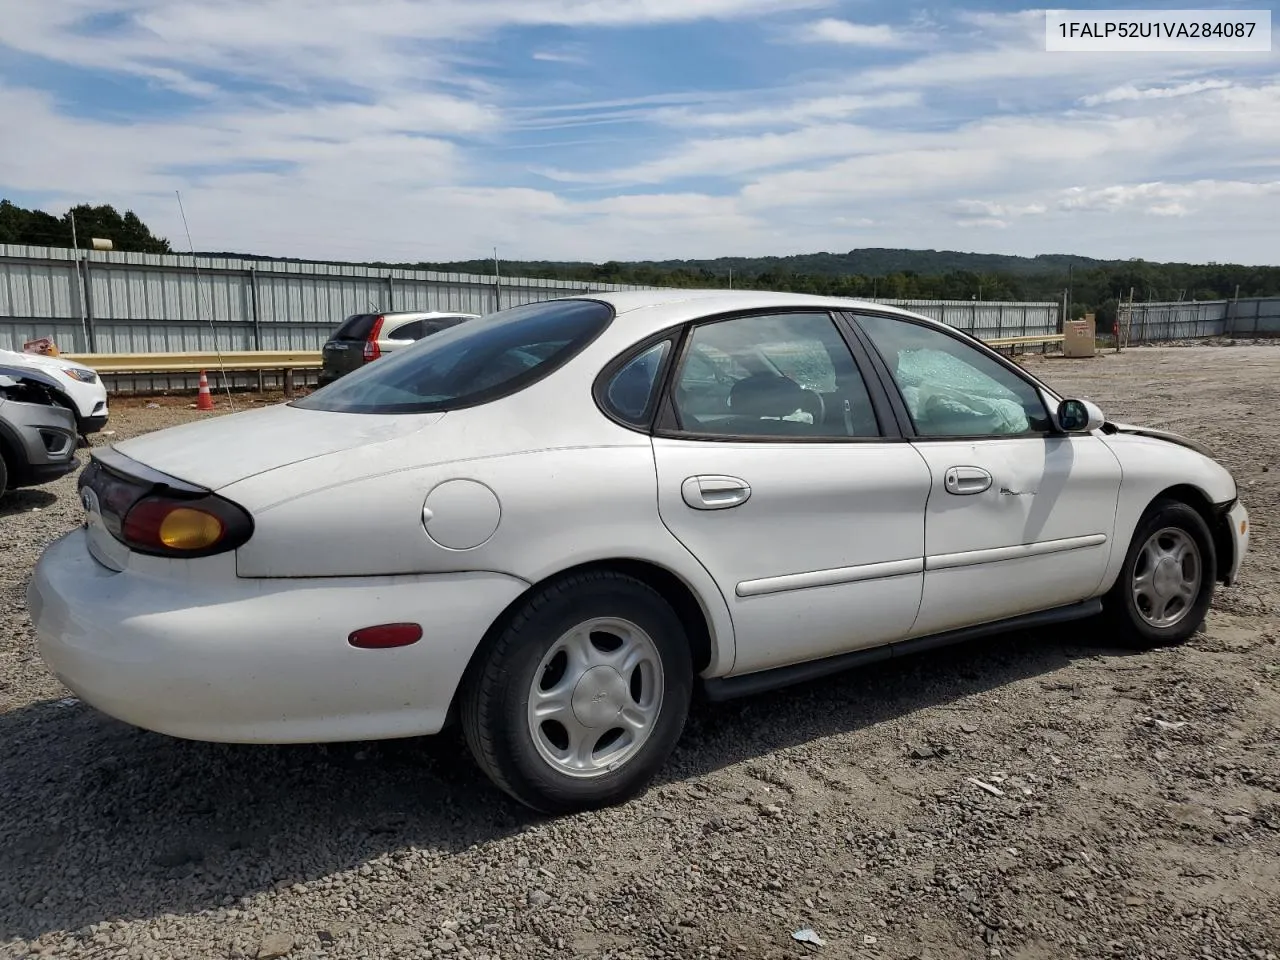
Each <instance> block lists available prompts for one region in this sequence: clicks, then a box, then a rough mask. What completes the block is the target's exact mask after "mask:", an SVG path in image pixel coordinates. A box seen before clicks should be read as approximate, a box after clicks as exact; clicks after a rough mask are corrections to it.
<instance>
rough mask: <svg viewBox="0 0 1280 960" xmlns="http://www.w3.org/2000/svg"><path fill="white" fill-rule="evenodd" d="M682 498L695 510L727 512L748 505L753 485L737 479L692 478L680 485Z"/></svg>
mask: <svg viewBox="0 0 1280 960" xmlns="http://www.w3.org/2000/svg"><path fill="white" fill-rule="evenodd" d="M680 496H682V497H684V502H685V503H687V504H688V505H689V506H691V507H693V509H695V510H725V509H728V508H729V507H736V506H739V505H740V504H744V503H746V502H747V500H748V499H749V498H750V497H751V485H750V484H749V483H747V481H745V480H740V479H738V478H737V477H710V476H703V477H690V478H689V479H688V480H686V481H685V482H684V483H682V484H681V485H680Z"/></svg>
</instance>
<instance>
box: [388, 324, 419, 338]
mask: <svg viewBox="0 0 1280 960" xmlns="http://www.w3.org/2000/svg"><path fill="white" fill-rule="evenodd" d="M422 333H423V331H422V321H421V320H410V321H409V322H408V323H405V324H402V325H401V326H398V327H396V328H395V329H394V330H392V331H391V333H390V334H389V335H388V337H387V339H389V340H421V339H422Z"/></svg>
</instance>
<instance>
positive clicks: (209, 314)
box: [173, 190, 236, 413]
mask: <svg viewBox="0 0 1280 960" xmlns="http://www.w3.org/2000/svg"><path fill="white" fill-rule="evenodd" d="M173 193H174V195H175V196H176V197H177V198H178V213H180V214H182V229H183V230H185V231H186V233H187V248H188V249H189V250H190V251H191V267H192V269H193V270H195V273H196V309H197V310H199V308H200V307H199V304H200V291H201V289H202V287H201V285H200V264H199V263H198V262H196V246H195V244H194V243H192V242H191V227H189V226H188V225H187V211H186V210H185V209H183V207H182V194H181V193H180V192H179V191H177V190H175V191H173ZM205 308H206V310H205V319H207V320H208V321H209V329H210V331H212V333H213V352H214V353H216V354H217V355H218V371H219V372H220V373H221V374H222V388H223V389H224V390H226V392H227V403H228V405H230V407H231V412H232V413H235V410H236V402H235V401H234V400H232V399H231V381H230V380H228V379H227V367H226V364H224V363H223V362H222V350H221V349H219V347H218V328H217V326H215V325H214V322H213V303H212V302H211V301H210V300H209V299H208V297H206V298H205Z"/></svg>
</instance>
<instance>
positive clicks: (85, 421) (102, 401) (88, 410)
mask: <svg viewBox="0 0 1280 960" xmlns="http://www.w3.org/2000/svg"><path fill="white" fill-rule="evenodd" d="M0 363H3V364H5V365H6V366H10V367H22V368H25V369H28V370H37V371H40V372H43V373H47V374H52V375H53V378H54V379H55V380H56V381H57V382H58V390H59V395H58V397H57V399H58V400H59V402H61V403H62V405H63V406H65V407H67V408H68V409H70V410H71V412H72V413H74V414H75V416H76V429H77V430H79V431H80V435H81V436H85V437H87V436H88V435H89V434H91V433H97V432H98V431H99V430H101V429H102V428H103V427H105V426H106V425H107V417H108V414H109V411H108V409H107V388H106V385H105V384H103V382H102V378H101V377H99V376H98V373H97V371H96V370H94V369H93V368H92V367H86V366H85V365H84V364H83V363H76V362H74V361H72V360H67V359H66V358H64V357H50V356H46V355H44V354H41V353H17V352H15V351H13V350H0Z"/></svg>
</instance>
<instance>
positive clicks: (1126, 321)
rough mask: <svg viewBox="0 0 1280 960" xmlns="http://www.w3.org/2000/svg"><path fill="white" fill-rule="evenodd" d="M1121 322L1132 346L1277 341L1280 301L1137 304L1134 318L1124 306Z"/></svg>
mask: <svg viewBox="0 0 1280 960" xmlns="http://www.w3.org/2000/svg"><path fill="white" fill-rule="evenodd" d="M1119 320H1120V327H1121V335H1122V337H1123V338H1124V339H1126V340H1127V341H1128V342H1129V343H1160V342H1162V341H1167V340H1196V339H1201V338H1204V337H1221V336H1228V337H1243V338H1248V337H1254V336H1259V337H1274V336H1280V297H1255V298H1249V299H1246V300H1202V301H1198V302H1193V303H1186V302H1169V303H1135V304H1134V305H1133V312H1132V316H1129V315H1128V308H1127V307H1126V306H1124V305H1122V306H1121V308H1120V318H1119ZM1098 332H1099V333H1100V334H1107V333H1110V331H1102V330H1100V331H1098Z"/></svg>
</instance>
